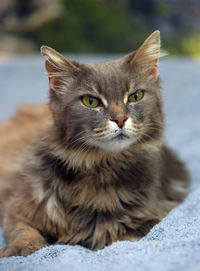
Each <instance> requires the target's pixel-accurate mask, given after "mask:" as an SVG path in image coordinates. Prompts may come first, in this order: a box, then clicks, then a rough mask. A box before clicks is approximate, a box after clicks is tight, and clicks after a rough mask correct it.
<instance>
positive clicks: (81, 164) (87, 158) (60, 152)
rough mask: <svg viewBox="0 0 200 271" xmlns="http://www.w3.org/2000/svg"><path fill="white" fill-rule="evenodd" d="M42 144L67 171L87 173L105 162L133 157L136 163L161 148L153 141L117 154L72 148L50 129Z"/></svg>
mask: <svg viewBox="0 0 200 271" xmlns="http://www.w3.org/2000/svg"><path fill="white" fill-rule="evenodd" d="M43 142H44V144H45V145H46V146H48V150H47V151H48V153H49V154H51V155H52V156H54V157H56V158H57V159H59V160H61V161H63V163H65V164H66V165H67V166H68V168H69V169H73V170H81V171H88V170H90V169H92V168H95V167H97V166H99V165H102V164H104V163H107V162H111V163H112V164H113V163H115V162H120V161H124V159H126V157H127V159H128V157H130V156H132V157H134V156H135V160H136V161H137V158H138V155H139V156H140V157H141V154H144V155H145V154H147V153H148V155H150V156H151V155H154V154H155V153H157V152H159V151H160V148H161V146H162V144H163V143H162V141H161V140H155V141H152V142H151V143H144V144H140V145H139V146H138V145H132V146H130V147H129V148H127V149H124V150H120V151H119V152H117V151H115V152H110V151H105V150H102V149H99V148H95V147H87V148H84V149H82V148H72V147H69V146H68V145H67V144H66V143H65V142H64V141H63V140H60V139H59V136H58V134H57V133H55V130H54V129H53V128H52V127H51V128H49V129H48V130H46V132H45V136H43Z"/></svg>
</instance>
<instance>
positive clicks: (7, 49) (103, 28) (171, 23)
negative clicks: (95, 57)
mask: <svg viewBox="0 0 200 271" xmlns="http://www.w3.org/2000/svg"><path fill="white" fill-rule="evenodd" d="M156 29H159V30H160V31H161V35H162V41H163V47H164V49H167V50H168V52H169V53H170V55H184V56H194V57H198V56H200V1H199V0H0V56H1V57H5V56H6V55H7V56H9V55H11V54H28V53H33V52H38V50H39V48H40V46H41V45H43V44H45V45H49V46H51V47H54V48H55V49H56V50H58V51H61V52H71V53H107V54H108V53H109V54H115V53H124V52H129V51H131V50H133V49H136V48H137V47H138V45H139V44H141V42H142V41H143V40H144V39H145V38H146V37H147V36H148V35H149V34H150V33H151V32H152V31H153V30H156Z"/></svg>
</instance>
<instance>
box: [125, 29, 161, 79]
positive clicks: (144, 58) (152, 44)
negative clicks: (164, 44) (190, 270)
mask: <svg viewBox="0 0 200 271" xmlns="http://www.w3.org/2000/svg"><path fill="white" fill-rule="evenodd" d="M159 57H160V31H158V30H156V31H154V32H153V33H152V34H151V35H150V36H149V37H148V38H147V39H146V40H145V41H144V43H143V44H142V45H141V46H140V47H139V49H138V50H137V52H136V53H135V54H134V56H133V58H132V60H131V62H130V64H132V65H136V66H138V67H140V68H141V69H142V70H143V71H145V72H147V74H149V75H150V74H151V75H156V77H157V76H158V71H157V65H158V60H159Z"/></svg>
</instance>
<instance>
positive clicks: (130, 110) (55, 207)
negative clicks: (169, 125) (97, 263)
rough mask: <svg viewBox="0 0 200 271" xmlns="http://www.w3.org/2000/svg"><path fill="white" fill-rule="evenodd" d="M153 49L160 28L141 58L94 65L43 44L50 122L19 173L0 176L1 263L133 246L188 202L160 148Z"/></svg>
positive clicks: (184, 181)
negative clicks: (56, 246)
mask: <svg viewBox="0 0 200 271" xmlns="http://www.w3.org/2000/svg"><path fill="white" fill-rule="evenodd" d="M156 44H157V47H156V46H155V45H156ZM158 47H159V32H158V31H157V32H154V33H153V34H152V35H151V36H150V37H149V38H148V39H147V40H146V41H145V43H144V44H143V45H142V46H141V47H140V49H138V51H136V52H133V53H132V54H130V55H128V56H126V57H125V58H123V59H120V60H117V61H111V62H106V63H98V64H79V63H76V62H69V61H67V60H66V59H64V57H62V56H61V55H59V54H58V53H57V52H55V51H53V50H52V49H49V48H48V47H43V49H42V54H43V55H46V56H47V57H48V59H47V62H46V68H47V71H48V74H49V79H50V89H51V90H50V110H51V113H52V116H53V118H52V120H51V118H49V117H47V116H46V113H45V114H44V117H43V118H40V120H38V122H40V123H41V126H43V124H46V125H44V126H45V127H44V129H41V130H43V131H41V133H39V134H38V136H37V137H36V138H34V139H33V141H32V143H31V144H30V145H28V147H26V148H25V150H24V154H23V155H22V157H20V161H19V162H18V165H19V166H18V167H17V169H15V168H13V171H12V170H10V168H9V171H10V172H12V174H11V175H9V174H6V169H4V171H0V182H6V183H8V182H9V185H8V186H7V187H6V191H7V192H6V193H7V194H6V195H7V196H6V197H5V189H4V186H1V184H0V194H1V195H2V197H1V198H2V200H1V210H2V218H3V219H2V222H3V227H4V231H5V236H6V238H7V240H8V245H7V246H6V247H5V248H3V249H2V250H1V251H0V255H1V256H2V257H3V256H4V257H5V256H10V255H27V254H30V253H32V252H33V251H35V250H37V249H39V248H41V247H43V246H46V245H48V244H49V243H67V244H81V245H84V246H86V247H88V248H91V249H100V248H103V247H104V246H106V245H109V244H111V243H112V242H113V241H116V240H138V239H139V238H141V237H142V236H144V235H145V234H146V233H147V232H148V231H149V230H150V229H151V228H152V226H153V225H155V224H156V223H158V222H159V221H160V220H161V219H162V218H163V217H164V216H165V215H166V214H167V213H168V212H169V211H170V210H171V209H172V208H173V207H175V206H176V205H177V204H178V203H179V202H181V201H182V200H183V199H184V197H185V196H186V194H187V192H188V173H187V170H186V169H185V167H184V165H183V163H181V162H180V161H179V160H178V159H177V158H176V156H175V155H174V154H173V153H172V152H171V151H170V150H169V149H168V148H167V147H166V146H165V145H164V143H163V141H162V134H163V113H162V100H161V94H160V80H159V77H158V74H157V68H156V66H157V60H158V54H159V48H158ZM147 49H148V50H147ZM149 49H151V50H149ZM93 105H95V106H93ZM47 115H48V113H47ZM43 119H44V122H43ZM39 130H40V127H38V131H37V133H38V132H39ZM0 132H1V130H0ZM35 133H36V132H35ZM37 133H36V134H37ZM33 134H34V133H33ZM33 134H31V133H30V138H29V139H30V140H31V138H32V136H33ZM0 137H1V133H0ZM12 140H13V139H12V138H11V140H10V141H11V142H10V144H12ZM8 141H9V138H8ZM27 141H29V140H25V141H23V142H24V144H22V145H23V146H24V147H25V146H26V144H27ZM22 149H23V148H22ZM20 152H21V149H20ZM0 155H3V152H2V153H0ZM17 156H18V155H17ZM7 162H8V161H7ZM11 168H12V166H11ZM2 172H3V174H2ZM8 176H9V177H8ZM10 184H11V185H10ZM1 187H3V188H1Z"/></svg>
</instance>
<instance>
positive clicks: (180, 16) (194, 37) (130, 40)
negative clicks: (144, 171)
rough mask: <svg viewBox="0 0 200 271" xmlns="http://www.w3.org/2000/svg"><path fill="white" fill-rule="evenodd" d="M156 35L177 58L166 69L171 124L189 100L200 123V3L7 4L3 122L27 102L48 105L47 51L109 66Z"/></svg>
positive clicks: (1, 59)
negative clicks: (43, 51) (47, 48)
mask: <svg viewBox="0 0 200 271" xmlns="http://www.w3.org/2000/svg"><path fill="white" fill-rule="evenodd" d="M156 29H159V30H160V31H161V38H162V47H163V49H165V50H167V52H168V55H169V56H170V57H168V58H161V60H160V64H159V71H160V73H161V78H162V87H163V95H164V101H165V103H164V105H165V111H166V112H167V113H166V116H167V121H168V119H169V120H170V121H171V122H174V120H175V117H174V116H175V115H177V113H178V112H179V113H178V117H179V116H180V115H181V114H183V113H182V112H183V111H184V110H185V111H186V112H187V108H188V106H189V102H190V103H191V105H190V108H193V109H194V110H196V111H197V112H198V113H197V116H198V118H200V113H199V109H198V108H199V101H198V99H194V98H193V99H191V97H195V96H194V95H196V96H199V92H200V61H199V60H198V57H200V0H0V121H2V120H5V119H7V118H9V117H10V116H11V115H13V114H14V111H15V109H16V107H18V106H20V105H21V104H23V103H27V102H28V103H43V102H47V101H48V88H49V86H48V78H47V74H46V71H45V67H44V59H43V58H42V57H41V55H40V53H39V49H40V46H41V45H48V46H51V47H53V48H54V49H56V50H58V51H59V52H61V53H63V54H64V55H65V56H66V57H68V58H69V59H72V58H74V59H76V60H79V61H81V62H96V61H104V60H108V59H113V58H118V57H119V55H123V54H125V53H128V52H131V51H132V50H135V49H136V48H137V47H138V46H140V45H141V43H142V42H143V41H144V40H145V39H146V38H147V37H148V36H149V35H150V34H151V33H152V32H153V31H154V30H156ZM191 89H192V91H193V92H194V93H193V94H194V95H193V96H192V95H191ZM177 90H179V91H180V90H181V96H180V92H179V91H177ZM181 99H185V100H184V101H187V102H184V101H183V100H181ZM177 105H178V106H179V107H177ZM195 108H196V109H195ZM192 114H193V113H192ZM170 116H171V117H170ZM178 119H179V118H178ZM193 119H194V118H193ZM177 121H178V120H177ZM168 123H169V121H168ZM172 127H173V126H172Z"/></svg>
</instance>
